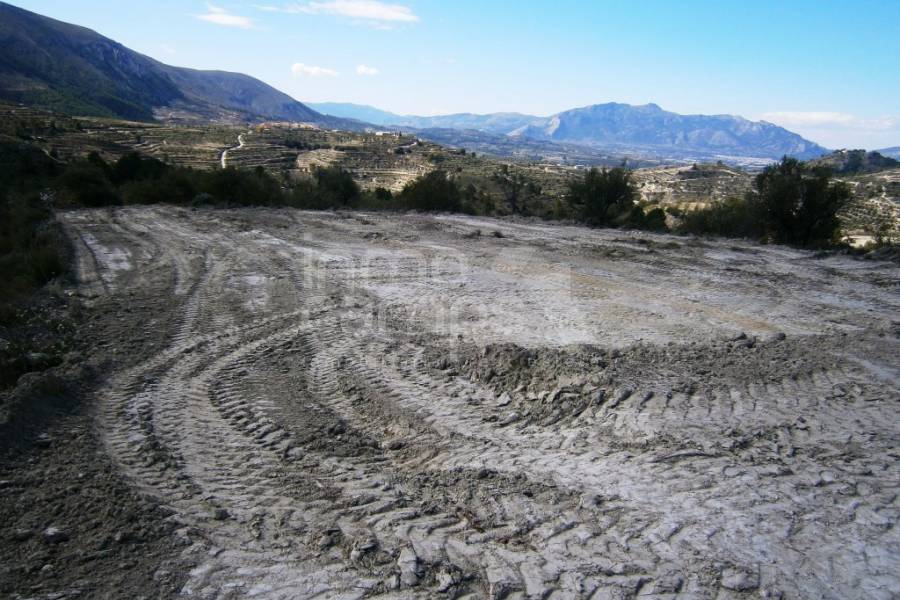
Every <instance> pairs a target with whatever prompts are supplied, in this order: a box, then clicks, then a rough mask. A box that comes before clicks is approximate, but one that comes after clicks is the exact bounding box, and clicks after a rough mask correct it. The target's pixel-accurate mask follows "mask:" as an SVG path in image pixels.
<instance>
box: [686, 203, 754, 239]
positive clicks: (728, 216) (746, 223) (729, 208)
mask: <svg viewBox="0 0 900 600" xmlns="http://www.w3.org/2000/svg"><path fill="white" fill-rule="evenodd" d="M679 214H680V216H681V223H680V225H679V226H678V231H680V232H682V233H691V234H695V235H721V236H727V237H740V238H750V239H760V238H761V237H763V235H764V234H765V224H764V222H763V214H762V211H761V210H760V206H759V203H758V202H756V201H755V200H754V199H753V198H727V199H726V200H724V201H723V202H720V203H717V204H714V205H712V206H710V207H708V208H704V209H700V210H695V211H685V212H680V213H679Z"/></svg>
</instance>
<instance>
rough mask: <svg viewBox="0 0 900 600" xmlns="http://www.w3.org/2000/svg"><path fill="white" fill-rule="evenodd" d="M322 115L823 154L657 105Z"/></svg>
mask: <svg viewBox="0 0 900 600" xmlns="http://www.w3.org/2000/svg"><path fill="white" fill-rule="evenodd" d="M309 106H310V107H312V108H314V109H316V110H318V111H319V112H322V113H325V114H329V115H333V116H340V117H345V118H351V119H359V120H364V121H367V122H369V123H375V124H377V125H382V126H385V127H409V128H415V129H456V130H475V131H480V132H484V133H488V134H499V135H505V136H509V137H511V138H520V139H527V140H533V141H544V142H553V143H565V144H578V145H584V146H591V147H595V148H603V149H605V150H609V151H622V152H641V151H644V152H648V153H651V154H670V155H673V156H674V155H686V154H696V155H702V156H752V157H759V158H780V157H781V156H783V155H785V154H787V155H791V156H796V157H798V158H814V157H817V156H820V155H822V154H825V153H826V152H828V150H827V149H826V148H823V147H822V146H820V145H818V144H816V143H815V142H811V141H809V140H806V139H804V138H802V137H801V136H799V135H797V134H796V133H792V132H790V131H788V130H787V129H784V128H783V127H779V126H778V125H774V124H772V123H767V122H765V121H750V120H747V119H744V118H742V117H737V116H732V115H681V114H677V113H673V112H669V111H666V110H663V109H662V108H660V107H659V106H658V105H656V104H644V105H640V106H633V105H630V104H620V103H615V102H610V103H606V104H595V105H592V106H585V107H582V108H575V109H571V110H566V111H563V112H560V113H556V114H554V115H551V116H549V117H539V116H534V115H525V114H520V113H491V114H484V115H478V114H472V113H459V114H452V115H440V116H433V117H421V116H414V115H397V114H394V113H391V112H387V111H383V110H380V109H378V108H374V107H371V106H366V105H358V104H341V103H321V104H316V103H309Z"/></svg>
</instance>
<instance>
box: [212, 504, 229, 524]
mask: <svg viewBox="0 0 900 600" xmlns="http://www.w3.org/2000/svg"><path fill="white" fill-rule="evenodd" d="M229 516H230V515H229V514H228V511H227V510H225V509H224V508H221V507H219V508H217V509H215V510H214V511H213V513H212V517H213V519H215V520H216V521H224V520H225V519H227V518H228V517H229Z"/></svg>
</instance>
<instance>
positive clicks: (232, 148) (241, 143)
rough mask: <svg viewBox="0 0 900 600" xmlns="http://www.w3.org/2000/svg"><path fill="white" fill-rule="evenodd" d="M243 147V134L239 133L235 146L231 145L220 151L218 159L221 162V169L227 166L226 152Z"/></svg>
mask: <svg viewBox="0 0 900 600" xmlns="http://www.w3.org/2000/svg"><path fill="white" fill-rule="evenodd" d="M243 147H244V134H240V135H238V143H237V146H232V147H231V148H227V149H225V150H223V151H222V157H221V158H220V159H219V160H220V162H221V164H222V168H223V169H224V168H226V167H228V153H229V152H230V151H232V150H240V149H241V148H243Z"/></svg>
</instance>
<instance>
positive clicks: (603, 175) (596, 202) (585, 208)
mask: <svg viewBox="0 0 900 600" xmlns="http://www.w3.org/2000/svg"><path fill="white" fill-rule="evenodd" d="M636 196H637V190H636V189H635V187H634V184H633V183H632V180H631V174H630V173H629V172H628V171H627V170H625V169H624V168H622V167H616V168H614V169H603V170H600V171H598V170H597V169H593V168H592V169H590V170H589V171H588V172H587V173H585V175H584V178H583V179H581V180H579V181H573V182H572V183H570V184H569V193H568V195H567V200H568V203H569V205H570V206H571V207H572V213H573V214H575V215H576V218H578V219H579V220H580V221H582V222H584V223H586V224H588V225H591V226H594V227H602V226H608V225H610V224H612V223H613V222H614V221H619V222H620V223H621V222H622V220H623V219H624V220H626V221H627V218H628V215H629V214H630V213H631V210H632V208H633V207H634V199H635V197H636ZM642 214H643V213H642Z"/></svg>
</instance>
